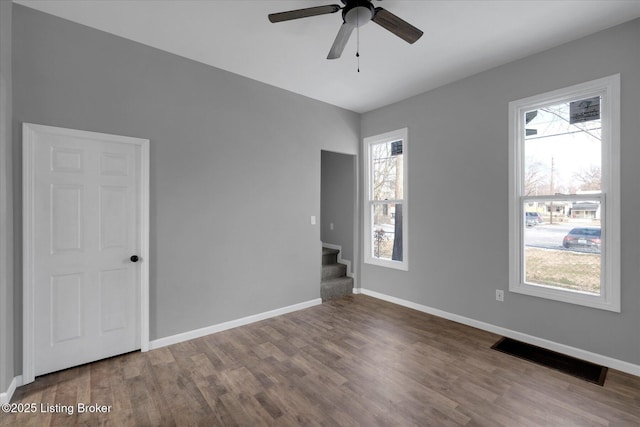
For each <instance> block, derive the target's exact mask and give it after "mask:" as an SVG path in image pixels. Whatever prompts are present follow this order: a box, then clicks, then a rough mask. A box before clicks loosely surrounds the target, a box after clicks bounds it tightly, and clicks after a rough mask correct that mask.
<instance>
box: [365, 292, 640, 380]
mask: <svg viewBox="0 0 640 427" xmlns="http://www.w3.org/2000/svg"><path fill="white" fill-rule="evenodd" d="M353 291H354V292H353V293H354V294H355V293H361V294H364V295H369V296H370V297H373V298H377V299H381V300H384V301H388V302H391V303H394V304H398V305H402V306H404V307H408V308H412V309H414V310H418V311H421V312H423V313H427V314H432V315H434V316H438V317H442V318H444V319H447V320H452V321H454V322H458V323H462V324H463V325H467V326H472V327H474V328H478V329H482V330H484V331H488V332H493V333H494V334H497V335H502V336H504V337H508V338H511V339H514V340H518V341H522V342H526V343H528V344H532V345H536V346H538V347H542V348H546V349H548V350H553V351H556V352H558V353H562V354H566V355H568V356H572V357H575V358H578V359H582V360H586V361H588V362H591V363H596V364H598V365H603V366H606V367H609V368H612V369H617V370H618V371H622V372H626V373H628V374H631V375H636V376H640V365H635V364H633V363H629V362H625V361H623V360H618V359H614V358H612V357H609V356H604V355H602V354H598V353H592V352H590V351H586V350H582V349H580V348H576V347H571V346H568V345H565V344H560V343H557V342H554V341H549V340H546V339H544V338H538V337H535V336H533V335H528V334H523V333H522V332H517V331H513V330H511V329H506V328H503V327H501V326H496V325H492V324H490V323H485V322H481V321H479V320H475V319H471V318H468V317H464V316H460V315H457V314H453V313H449V312H446V311H442V310H438V309H437V308H433V307H428V306H426V305H422V304H417V303H414V302H411V301H407V300H403V299H401V298H396V297H392V296H390V295H386V294H382V293H380V292H376V291H371V290H369V289H364V288H360V289H358V292H356V290H355V289H354V290H353Z"/></svg>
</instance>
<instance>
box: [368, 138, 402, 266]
mask: <svg viewBox="0 0 640 427" xmlns="http://www.w3.org/2000/svg"><path fill="white" fill-rule="evenodd" d="M407 135H408V130H407V128H403V129H398V130H394V131H391V132H387V133H383V134H380V135H374V136H370V137H367V138H364V140H363V153H364V158H365V161H364V177H365V182H364V184H365V190H364V192H363V196H364V209H363V217H364V218H363V224H364V233H363V236H364V262H365V264H373V265H378V266H381V267H388V268H394V269H397V270H404V271H408V270H409V240H408V236H409V231H408V230H409V205H408V200H409V185H408V184H409V178H408V177H409V165H408V159H409V156H408V152H409V148H408V145H409V144H408V138H407ZM400 140H402V154H403V167H402V169H403V175H402V179H403V183H402V186H403V187H402V189H403V191H402V193H403V194H402V197H403V198H402V261H394V260H387V259H380V258H376V257H374V256H373V248H372V241H371V240H372V239H371V233H370V230H371V224H372V213H371V206H372V204H373V197H372V191H373V189H372V186H371V185H372V177H371V173H372V170H371V150H370V147H371V145H374V144H382V143H388V142H394V141H400Z"/></svg>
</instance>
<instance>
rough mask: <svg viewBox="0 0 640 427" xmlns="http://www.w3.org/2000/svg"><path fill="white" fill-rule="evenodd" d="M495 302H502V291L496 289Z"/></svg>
mask: <svg viewBox="0 0 640 427" xmlns="http://www.w3.org/2000/svg"><path fill="white" fill-rule="evenodd" d="M496 301H504V291H503V290H502V289H496Z"/></svg>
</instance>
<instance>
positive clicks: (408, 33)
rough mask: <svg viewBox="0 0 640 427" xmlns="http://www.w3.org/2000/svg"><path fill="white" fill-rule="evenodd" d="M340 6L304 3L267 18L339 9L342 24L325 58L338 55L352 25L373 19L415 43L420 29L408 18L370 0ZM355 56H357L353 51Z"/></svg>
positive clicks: (289, 17)
mask: <svg viewBox="0 0 640 427" xmlns="http://www.w3.org/2000/svg"><path fill="white" fill-rule="evenodd" d="M341 1H342V3H343V5H344V6H340V5H337V4H331V5H326V6H316V7H308V8H305V9H296V10H290V11H288V12H279V13H272V14H270V15H269V21H271V22H273V23H275V22H283V21H290V20H293V19H300V18H308V17H311V16H318V15H327V14H331V13H336V12H338V11H340V10H342V25H341V26H340V29H339V30H338V35H337V36H336V39H335V40H334V42H333V46H331V50H330V51H329V55H328V56H327V59H337V58H340V56H341V55H342V52H343V51H344V48H345V46H346V45H347V42H348V41H349V38H350V36H351V33H352V32H353V30H354V29H356V28H360V27H361V26H363V25H365V24H367V23H368V22H369V21H373V22H375V23H376V24H378V25H380V26H381V27H382V28H384V29H386V30H388V31H389V32H391V33H393V34H395V35H396V36H398V37H400V38H401V39H402V40H404V41H406V42H407V43H411V44H413V43H415V42H416V41H417V40H418V39H419V38H420V37H422V34H423V32H422V31H421V30H419V29H418V28H416V27H414V26H413V25H411V24H409V23H408V22H406V21H404V20H402V19H400V18H398V17H397V16H396V15H394V14H393V13H391V12H389V11H387V10H386V9H383V8H381V7H374V6H373V4H372V2H371V0H341ZM356 56H359V55H358V54H356Z"/></svg>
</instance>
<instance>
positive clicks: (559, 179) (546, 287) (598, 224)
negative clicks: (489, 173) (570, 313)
mask: <svg viewBox="0 0 640 427" xmlns="http://www.w3.org/2000/svg"><path fill="white" fill-rule="evenodd" d="M619 105H620V76H619V75H614V76H610V77H606V78H603V79H599V80H594V81H591V82H587V83H583V84H579V85H576V86H572V87H569V88H566V89H561V90H557V91H553V92H549V93H545V94H542V95H538V96H533V97H530V98H526V99H521V100H519V101H513V102H511V103H509V114H510V124H509V125H510V129H509V132H510V144H509V150H510V151H509V158H510V171H509V176H510V180H509V205H510V212H509V227H510V232H509V234H510V251H509V254H510V264H509V265H510V280H509V290H510V291H512V292H518V293H523V294H527V295H533V296H537V297H542V298H548V299H553V300H557V301H564V302H569V303H574V304H580V305H585V306H589V307H595V308H600V309H605V310H611V311H618V312H619V311H620V175H619V170H620V167H619V165H620V149H619V146H620V137H619V134H620V130H619V128H620V119H619V108H620V107H619Z"/></svg>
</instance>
